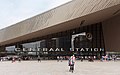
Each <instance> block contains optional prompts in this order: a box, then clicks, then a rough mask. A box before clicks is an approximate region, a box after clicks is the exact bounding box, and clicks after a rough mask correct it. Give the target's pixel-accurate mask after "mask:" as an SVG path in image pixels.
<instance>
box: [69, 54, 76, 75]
mask: <svg viewBox="0 0 120 75" xmlns="http://www.w3.org/2000/svg"><path fill="white" fill-rule="evenodd" d="M68 64H69V66H70V68H69V71H70V72H72V73H73V71H74V66H75V56H74V55H73V56H71V57H70V58H69V62H68Z"/></svg>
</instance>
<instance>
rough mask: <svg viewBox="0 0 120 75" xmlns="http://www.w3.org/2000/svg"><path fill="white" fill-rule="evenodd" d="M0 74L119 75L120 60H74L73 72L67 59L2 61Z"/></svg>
mask: <svg viewBox="0 0 120 75" xmlns="http://www.w3.org/2000/svg"><path fill="white" fill-rule="evenodd" d="M0 75H120V61H117V62H113V61H110V62H100V61H95V62H87V61H84V62H80V61H76V64H75V71H74V72H73V73H71V72H69V67H68V61H63V62H57V61H55V60H46V61H42V62H40V63H38V62H37V61H22V62H21V63H19V62H18V61H16V62H15V63H12V62H11V61H3V62H0Z"/></svg>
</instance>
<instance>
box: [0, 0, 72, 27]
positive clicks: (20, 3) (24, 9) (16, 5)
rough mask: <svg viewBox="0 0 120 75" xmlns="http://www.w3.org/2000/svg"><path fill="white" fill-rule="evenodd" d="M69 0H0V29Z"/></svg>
mask: <svg viewBox="0 0 120 75" xmlns="http://www.w3.org/2000/svg"><path fill="white" fill-rule="evenodd" d="M69 1H71V0H0V9H1V10H0V29H2V28H5V27H8V26H10V25H13V24H15V23H17V22H20V21H23V20H25V19H27V18H30V17H33V16H35V15H38V14H40V13H43V12H45V11H47V10H50V9H52V8H55V7H57V6H59V5H62V4H64V3H67V2H69Z"/></svg>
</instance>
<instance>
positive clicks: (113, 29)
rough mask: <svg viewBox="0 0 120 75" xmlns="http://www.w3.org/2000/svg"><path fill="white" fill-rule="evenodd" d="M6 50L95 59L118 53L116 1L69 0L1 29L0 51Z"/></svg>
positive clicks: (119, 10) (119, 9) (119, 4)
mask: <svg viewBox="0 0 120 75" xmlns="http://www.w3.org/2000/svg"><path fill="white" fill-rule="evenodd" d="M6 50H7V51H15V52H16V53H19V54H22V53H23V52H24V51H28V54H32V53H35V54H36V55H41V56H58V55H62V56H69V55H72V54H76V55H78V56H96V57H97V58H99V57H100V56H102V55H105V54H106V52H120V0H72V1H70V2H68V3H66V4H63V5H61V6H59V7H56V8H54V9H51V10H49V11H46V12H44V13H42V14H39V15H36V16H34V17H31V18H29V19H26V20H24V21H21V22H19V23H16V24H14V25H11V26H9V27H6V28H4V29H1V30H0V51H1V52H2V51H6ZM30 51H31V52H30Z"/></svg>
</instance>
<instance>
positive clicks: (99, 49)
mask: <svg viewBox="0 0 120 75" xmlns="http://www.w3.org/2000/svg"><path fill="white" fill-rule="evenodd" d="M31 40H32V41H33V42H29V41H28V42H27V43H26V42H23V43H20V46H17V48H18V47H19V48H20V49H21V50H22V51H23V49H25V50H28V51H33V54H36V55H41V56H70V55H73V54H75V55H77V56H84V57H85V56H96V57H97V58H98V57H100V56H102V55H105V50H103V49H104V48H105V46H104V37H103V32H102V24H101V23H97V24H93V25H88V26H83V27H80V28H75V29H71V30H66V31H63V32H59V33H55V34H51V35H47V36H44V37H39V38H36V39H31ZM31 49H32V50H31ZM28 54H29V53H28Z"/></svg>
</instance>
